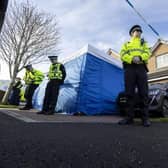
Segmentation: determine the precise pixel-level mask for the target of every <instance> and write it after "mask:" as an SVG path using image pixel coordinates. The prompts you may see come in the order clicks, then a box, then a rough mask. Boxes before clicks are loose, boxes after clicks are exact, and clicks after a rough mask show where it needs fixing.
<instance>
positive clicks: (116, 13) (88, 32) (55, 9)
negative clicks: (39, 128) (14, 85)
mask: <svg viewBox="0 0 168 168" xmlns="http://www.w3.org/2000/svg"><path fill="white" fill-rule="evenodd" d="M9 1H10V0H9ZM11 1H12V0H11ZM19 1H24V0H19ZM31 1H32V2H33V3H34V5H36V6H37V7H38V8H39V9H41V10H43V11H46V12H48V13H52V14H56V16H57V19H58V22H59V27H60V33H61V43H60V45H59V47H60V49H61V50H62V52H61V54H60V56H67V55H69V54H71V53H73V52H75V51H76V50H78V49H80V48H82V47H83V46H84V45H86V44H88V43H89V44H91V45H93V46H95V47H97V48H99V49H101V50H105V51H106V50H108V48H112V49H114V50H116V51H118V52H119V50H120V47H121V45H122V43H123V42H125V41H127V40H129V35H128V31H129V29H130V27H131V26H132V25H134V24H140V25H141V26H142V27H143V32H144V33H143V36H144V37H145V39H146V40H147V41H148V42H149V44H150V46H152V45H154V43H155V42H156V40H157V37H156V36H155V34H154V33H153V32H152V31H151V30H150V29H149V27H148V26H147V25H146V24H145V23H144V22H143V20H142V19H140V18H139V16H138V15H137V14H136V13H135V12H134V11H133V9H132V8H131V7H130V6H128V4H127V3H126V1H125V0H31ZM130 1H131V2H132V4H133V5H134V6H135V7H136V9H137V10H138V11H139V12H140V13H141V14H142V15H143V16H144V17H145V18H146V20H147V21H148V22H149V23H150V24H151V25H152V26H153V27H154V28H155V29H156V30H157V31H158V32H159V33H160V36H161V37H162V38H163V39H165V40H167V39H168V31H167V29H168V28H167V27H168V10H167V7H168V1H166V0H159V1H154V0H130ZM0 78H1V77H0Z"/></svg>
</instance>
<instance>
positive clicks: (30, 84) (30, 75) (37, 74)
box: [20, 65, 44, 110]
mask: <svg viewBox="0 0 168 168" xmlns="http://www.w3.org/2000/svg"><path fill="white" fill-rule="evenodd" d="M25 68H26V72H25V76H24V78H23V80H24V81H25V84H26V85H27V86H26V89H25V94H24V97H25V99H26V105H25V107H23V108H20V109H21V110H29V109H31V108H32V97H33V94H34V91H35V90H36V88H37V87H38V86H39V84H40V83H41V82H42V81H43V79H44V74H43V73H42V72H41V71H39V70H36V69H34V68H32V65H27V66H25ZM29 68H30V69H31V70H29Z"/></svg>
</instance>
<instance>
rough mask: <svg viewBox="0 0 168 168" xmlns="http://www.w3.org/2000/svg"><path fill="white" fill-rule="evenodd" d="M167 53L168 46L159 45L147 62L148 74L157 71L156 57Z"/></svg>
mask: <svg viewBox="0 0 168 168" xmlns="http://www.w3.org/2000/svg"><path fill="white" fill-rule="evenodd" d="M165 53H168V45H166V44H160V45H159V46H158V47H157V48H156V49H155V51H154V52H153V53H152V55H151V57H150V59H149V61H148V69H149V72H155V71H156V70H157V67H156V66H157V65H156V57H157V56H159V55H162V54H165Z"/></svg>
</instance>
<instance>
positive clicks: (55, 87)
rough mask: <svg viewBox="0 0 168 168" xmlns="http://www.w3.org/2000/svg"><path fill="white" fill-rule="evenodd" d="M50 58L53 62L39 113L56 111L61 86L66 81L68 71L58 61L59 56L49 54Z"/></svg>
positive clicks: (47, 113)
mask: <svg viewBox="0 0 168 168" xmlns="http://www.w3.org/2000/svg"><path fill="white" fill-rule="evenodd" d="M48 58H49V59H50V61H51V63H52V64H51V65H50V68H49V73H48V78H49V81H48V83H47V87H46V90H45V97H44V101H43V107H42V110H41V111H39V112H37V114H46V115H52V114H54V112H55V107H56V104H57V99H58V94H59V88H60V85H62V84H63V83H64V79H65V77H66V71H65V67H64V66H63V64H61V63H58V61H57V59H58V56H49V57H48Z"/></svg>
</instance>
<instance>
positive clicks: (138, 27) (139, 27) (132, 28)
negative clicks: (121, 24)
mask: <svg viewBox="0 0 168 168" xmlns="http://www.w3.org/2000/svg"><path fill="white" fill-rule="evenodd" d="M135 30H139V31H140V32H141V33H142V32H143V31H142V28H141V26H140V25H134V26H132V27H131V29H130V31H129V35H131V33H132V32H134V31H135Z"/></svg>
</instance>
